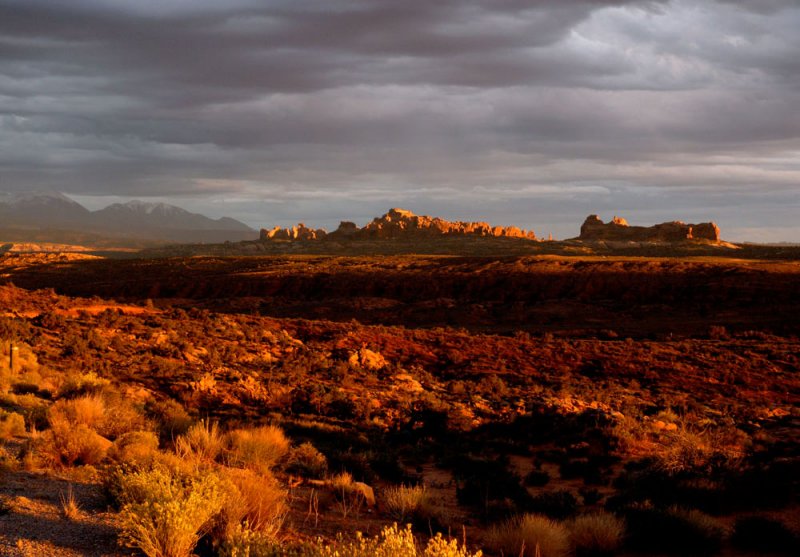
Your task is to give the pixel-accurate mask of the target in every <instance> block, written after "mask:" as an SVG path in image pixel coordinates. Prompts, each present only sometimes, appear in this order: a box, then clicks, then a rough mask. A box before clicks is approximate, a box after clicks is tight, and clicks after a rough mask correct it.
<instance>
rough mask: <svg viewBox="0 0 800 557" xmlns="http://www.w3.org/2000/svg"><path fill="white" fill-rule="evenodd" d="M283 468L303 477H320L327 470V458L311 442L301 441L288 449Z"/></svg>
mask: <svg viewBox="0 0 800 557" xmlns="http://www.w3.org/2000/svg"><path fill="white" fill-rule="evenodd" d="M284 469H285V470H286V472H289V473H290V474H298V475H300V476H303V477H305V478H321V477H323V476H324V475H325V472H327V471H328V459H327V458H325V455H324V454H322V453H321V452H319V451H318V450H317V449H316V448H315V447H314V445H312V444H311V443H303V444H302V445H300V446H298V447H294V448H292V449H291V450H290V451H289V458H288V460H287V462H286V466H285V467H284Z"/></svg>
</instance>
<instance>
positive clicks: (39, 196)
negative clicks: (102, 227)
mask: <svg viewBox="0 0 800 557" xmlns="http://www.w3.org/2000/svg"><path fill="white" fill-rule="evenodd" d="M0 203H3V204H6V205H11V206H17V205H31V204H51V203H62V204H63V203H66V204H69V205H73V206H74V205H79V206H82V205H80V203H78V202H77V201H75V200H73V199H70V198H69V197H67V196H66V195H64V194H63V193H60V192H57V191H46V190H41V191H36V190H34V191H0Z"/></svg>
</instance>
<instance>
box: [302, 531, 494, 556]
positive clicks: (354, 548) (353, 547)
mask: <svg viewBox="0 0 800 557" xmlns="http://www.w3.org/2000/svg"><path fill="white" fill-rule="evenodd" d="M308 553H309V554H310V555H319V556H321V557H481V555H482V553H481V552H480V551H478V552H477V553H474V554H473V553H469V552H468V551H467V550H466V548H464V547H461V546H459V544H458V542H457V541H456V540H448V539H445V538H444V537H442V535H441V534H437V535H436V536H434V537H433V538H431V539H430V540H429V541H428V544H427V545H426V546H425V547H424V548H420V547H419V546H418V545H417V542H416V540H415V538H414V534H413V532H412V531H411V527H410V526H407V527H406V528H403V529H400V528H398V527H397V524H393V525H392V526H387V527H385V528H384V529H383V530H382V531H381V533H380V534H378V535H377V536H375V537H373V538H367V537H364V536H362V535H360V534H357V535H356V539H355V540H351V541H345V540H344V539H342V538H341V537H340V538H338V539H337V540H336V541H335V542H333V543H331V544H323V543H319V542H318V543H317V547H316V548H315V551H309V552H308Z"/></svg>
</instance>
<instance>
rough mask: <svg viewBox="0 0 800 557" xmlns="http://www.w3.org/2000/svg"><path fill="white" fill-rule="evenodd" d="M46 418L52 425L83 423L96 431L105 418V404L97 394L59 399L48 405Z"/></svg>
mask: <svg viewBox="0 0 800 557" xmlns="http://www.w3.org/2000/svg"><path fill="white" fill-rule="evenodd" d="M48 419H49V421H50V425H51V426H52V427H60V426H78V425H83V426H86V427H88V428H90V429H93V430H95V431H98V430H99V429H100V428H102V426H103V423H104V422H105V420H106V404H105V402H104V401H103V398H102V397H100V396H99V395H84V396H81V397H78V398H72V399H61V400H59V401H57V402H55V403H54V404H53V406H51V407H50V411H49V413H48Z"/></svg>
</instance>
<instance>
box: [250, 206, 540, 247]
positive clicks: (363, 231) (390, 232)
mask: <svg viewBox="0 0 800 557" xmlns="http://www.w3.org/2000/svg"><path fill="white" fill-rule="evenodd" d="M441 236H482V237H496V238H500V237H502V238H524V239H528V240H535V239H536V235H535V234H534V233H533V231H532V230H530V231H526V230H522V229H521V228H517V227H516V226H492V225H490V224H489V223H486V222H462V221H455V222H450V221H447V220H444V219H440V218H438V217H429V216H425V215H415V214H414V213H412V212H411V211H406V210H403V209H389V211H388V212H387V213H386V214H385V215H383V216H381V217H377V218H375V219H373V221H372V222H370V223H369V224H367V225H366V226H364V227H363V228H358V227H357V226H356V225H355V224H354V223H352V222H342V223H341V224H340V225H339V228H337V229H336V230H335V231H334V232H332V233H330V234H327V233H326V232H325V231H324V230H322V229H318V230H314V229H311V228H307V227H306V226H305V225H304V224H302V223H301V224H298V225H297V226H294V227H292V228H280V227H275V228H273V229H272V230H266V229H262V230H261V240H321V239H324V238H330V239H338V240H342V239H351V240H371V239H410V240H417V239H427V238H436V237H441Z"/></svg>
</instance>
